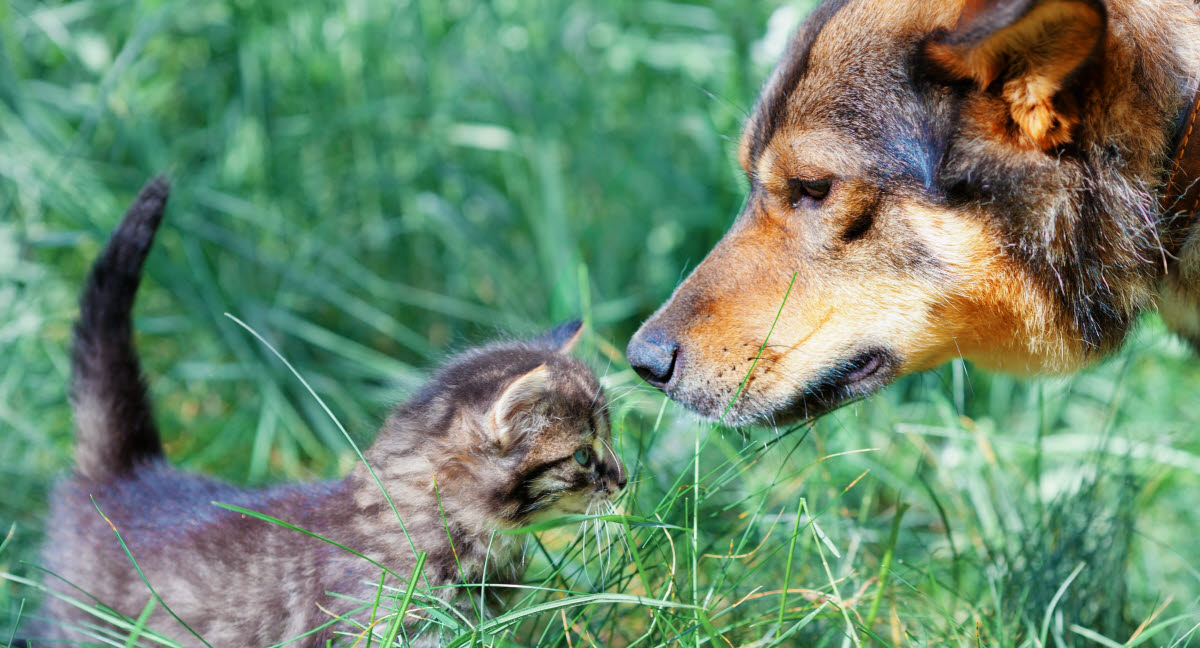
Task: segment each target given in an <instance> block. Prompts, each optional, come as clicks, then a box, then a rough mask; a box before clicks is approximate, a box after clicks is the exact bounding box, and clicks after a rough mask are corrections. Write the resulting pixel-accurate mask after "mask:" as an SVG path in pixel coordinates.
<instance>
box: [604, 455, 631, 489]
mask: <svg viewBox="0 0 1200 648" xmlns="http://www.w3.org/2000/svg"><path fill="white" fill-rule="evenodd" d="M626 482H627V480H626V479H625V467H624V466H622V465H621V462H620V461H614V462H613V463H611V464H608V465H607V466H605V470H604V488H605V490H607V491H610V492H613V493H616V492H617V491H620V490H621V489H623V488H625V484H626Z"/></svg>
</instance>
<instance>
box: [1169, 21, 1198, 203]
mask: <svg viewBox="0 0 1200 648" xmlns="http://www.w3.org/2000/svg"><path fill="white" fill-rule="evenodd" d="M1196 8H1197V11H1198V12H1200V4H1198V5H1197V7H1196ZM1170 164H1171V166H1170V170H1171V175H1170V178H1169V179H1168V180H1167V186H1166V187H1165V188H1164V190H1163V194H1162V209H1163V213H1164V214H1165V215H1168V216H1178V217H1180V218H1182V219H1184V222H1185V225H1186V224H1190V223H1191V220H1192V219H1193V218H1195V217H1196V215H1197V213H1198V212H1200V89H1197V91H1196V96H1195V97H1194V98H1193V99H1192V100H1191V102H1190V107H1189V108H1188V109H1187V112H1186V113H1184V115H1183V120H1182V121H1181V122H1180V127H1179V132H1178V134H1177V135H1176V140H1175V150H1174V151H1172V155H1171V163H1170Z"/></svg>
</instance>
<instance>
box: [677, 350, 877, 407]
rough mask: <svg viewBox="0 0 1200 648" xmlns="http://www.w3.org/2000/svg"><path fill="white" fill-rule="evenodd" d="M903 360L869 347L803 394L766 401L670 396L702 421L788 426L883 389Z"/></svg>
mask: <svg viewBox="0 0 1200 648" xmlns="http://www.w3.org/2000/svg"><path fill="white" fill-rule="evenodd" d="M899 365H900V362H899V360H898V359H897V358H896V356H895V355H894V354H893V353H891V352H890V351H888V350H886V349H868V350H866V351H862V352H859V353H856V354H854V355H852V356H850V357H849V358H847V359H845V360H842V361H839V362H837V363H835V364H834V365H832V366H831V367H829V368H827V369H825V370H824V371H822V372H821V373H820V374H818V376H817V377H816V378H815V379H813V380H811V381H809V382H808V383H807V384H806V385H804V386H803V387H802V388H801V389H800V390H799V391H796V392H794V393H792V394H789V395H786V396H785V397H783V398H764V397H761V396H758V395H756V394H755V393H754V392H753V390H748V391H747V392H745V393H743V394H740V395H739V396H738V398H737V399H736V400H734V401H733V402H732V404H731V403H730V402H729V401H730V400H731V398H732V397H727V398H725V399H723V401H722V399H720V398H717V397H715V396H713V395H711V394H707V393H703V392H698V393H697V392H693V393H687V392H685V391H684V390H679V392H678V393H671V391H668V393H667V395H668V396H669V397H670V398H671V399H672V400H675V401H677V402H679V403H680V404H682V405H683V406H684V407H686V408H687V409H689V410H690V411H691V412H693V413H694V414H696V415H697V416H699V417H700V418H701V419H704V420H707V421H712V422H715V423H721V424H723V425H731V426H743V425H755V424H765V425H775V426H778V425H785V424H789V423H797V422H802V421H809V420H812V419H815V418H817V417H819V416H822V415H824V414H828V413H829V412H832V411H834V410H836V409H838V408H839V407H841V406H843V405H846V404H848V403H851V402H854V401H857V400H859V399H862V398H865V397H866V396H869V395H871V394H873V393H875V392H876V391H879V390H880V389H882V388H883V387H884V386H886V385H887V384H888V383H890V382H891V381H892V380H893V379H895V378H896V375H897V368H898V367H899Z"/></svg>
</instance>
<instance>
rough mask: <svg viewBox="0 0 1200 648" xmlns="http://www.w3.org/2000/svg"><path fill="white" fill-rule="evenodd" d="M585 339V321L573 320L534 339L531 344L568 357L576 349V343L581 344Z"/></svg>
mask: <svg viewBox="0 0 1200 648" xmlns="http://www.w3.org/2000/svg"><path fill="white" fill-rule="evenodd" d="M581 337H583V320H572V321H570V322H563V323H562V324H559V325H558V326H555V327H554V328H552V329H550V330H549V331H546V332H545V333H542V334H541V335H539V336H537V337H536V338H534V339H533V340H532V341H531V343H532V344H534V345H536V346H539V347H542V348H544V349H548V350H550V351H554V352H556V353H561V354H563V355H566V354H568V353H570V352H571V349H574V348H575V343H576V342H579V338H581Z"/></svg>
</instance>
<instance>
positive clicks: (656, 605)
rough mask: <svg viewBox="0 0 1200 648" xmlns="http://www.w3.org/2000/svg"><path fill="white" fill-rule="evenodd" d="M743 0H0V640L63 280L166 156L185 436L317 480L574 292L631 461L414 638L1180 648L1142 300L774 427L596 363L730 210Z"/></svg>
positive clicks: (1179, 449) (1168, 416) (65, 313)
mask: <svg viewBox="0 0 1200 648" xmlns="http://www.w3.org/2000/svg"><path fill="white" fill-rule="evenodd" d="M799 6H800V8H801V9H803V8H804V6H805V5H804V4H803V3H801V5H799ZM773 9H774V7H773V6H749V7H747V6H745V5H744V3H734V2H714V3H711V4H709V5H703V6H701V5H683V4H672V3H656V2H635V1H633V0H628V1H624V0H622V1H617V2H604V3H600V2H594V3H593V2H574V3H571V2H551V1H549V0H547V1H545V2H528V1H524V0H522V1H519V2H518V1H516V0H510V1H505V2H496V3H493V4H476V3H468V2H457V1H449V2H415V1H414V2H403V1H391V2H382V1H375V0H364V1H362V2H345V3H341V2H339V3H334V2H329V3H296V2H283V1H281V0H279V1H274V0H273V1H262V2H253V3H240V2H230V3H217V2H196V1H188V2H184V1H179V0H164V1H161V2H141V3H125V2H115V1H105V0H101V1H98V2H96V1H92V2H83V1H79V2H66V3H45V2H34V1H32V0H9V2H8V3H7V4H0V16H2V17H3V19H2V20H0V53H2V56H0V214H2V215H0V358H3V359H4V360H3V361H0V456H3V457H4V458H5V459H6V460H5V461H4V462H2V463H0V477H2V479H3V483H4V484H5V494H4V496H3V497H0V528H2V529H5V530H7V529H8V528H9V527H10V525H12V526H13V528H14V531H13V533H12V535H11V537H9V538H7V539H6V540H5V541H4V543H3V546H2V547H0V571H4V572H7V573H9V574H12V577H11V578H10V579H9V580H8V581H6V582H5V583H4V585H3V586H0V644H2V643H3V642H4V641H6V640H7V638H8V632H7V630H8V629H9V628H10V627H11V625H12V624H13V622H14V620H15V619H16V618H17V617H18V615H20V616H21V617H22V618H29V617H31V616H34V615H36V614H37V611H36V602H37V600H38V598H39V597H40V595H41V594H40V590H39V588H38V587H37V586H36V585H35V583H36V582H38V581H40V580H41V579H43V578H46V577H47V576H46V575H44V574H42V573H41V572H40V571H39V570H38V569H37V568H36V564H37V558H36V550H37V545H38V543H39V541H40V535H41V533H40V529H41V528H42V524H43V514H44V510H45V502H46V493H47V492H48V489H49V486H50V484H51V483H52V482H53V479H54V478H55V477H56V476H57V475H60V474H61V473H62V471H64V470H65V469H66V467H67V466H68V465H69V462H70V453H71V440H70V435H71V432H70V430H71V427H70V415H69V409H68V407H67V402H66V397H65V385H66V381H67V378H68V369H69V367H68V362H67V360H66V347H67V344H68V338H69V331H70V325H71V321H72V319H73V317H74V309H75V305H74V304H75V299H76V293H77V290H78V288H79V286H80V285H81V282H82V277H83V274H84V271H85V269H86V266H87V264H88V262H89V261H90V259H91V257H92V255H94V254H95V253H96V252H97V250H98V249H99V246H100V244H101V242H102V241H103V239H104V237H105V236H106V234H107V232H108V230H109V229H110V228H111V227H112V226H113V225H114V224H115V223H116V221H117V219H118V218H119V216H120V214H121V213H122V211H123V209H124V207H125V204H126V203H127V201H128V200H129V199H130V198H131V197H132V195H133V193H134V192H135V191H136V189H137V188H138V187H139V186H140V185H141V183H142V182H143V181H144V180H145V179H146V178H148V177H149V176H151V175H153V174H154V173H156V172H159V171H162V170H166V171H167V172H168V173H169V174H171V175H172V176H173V178H174V179H175V191H174V193H173V195H172V198H171V205H170V207H169V212H168V216H167V220H166V222H165V225H164V230H163V232H162V236H161V237H160V239H159V242H158V244H157V245H158V247H157V249H156V250H155V252H154V253H153V255H152V256H151V259H150V262H149V265H148V269H147V276H148V279H147V281H146V283H145V284H144V287H143V291H142V294H141V297H140V299H139V303H138V307H137V322H136V324H137V329H138V331H139V344H140V347H141V349H142V352H143V355H144V356H145V359H146V366H147V370H148V373H149V375H150V377H151V384H152V390H153V394H154V401H155V403H156V406H157V409H158V418H159V420H160V423H161V425H162V427H163V429H164V431H165V434H166V437H167V438H166V443H167V446H168V452H169V454H170V455H171V457H172V458H173V460H175V461H176V462H177V463H180V464H182V465H183V466H184V467H186V468H188V469H191V470H199V471H203V472H207V473H212V474H217V475H220V476H222V477H224V478H227V479H231V480H233V481H235V482H238V483H243V484H263V483H270V482H276V481H282V480H292V479H310V478H318V477H332V476H336V475H340V474H344V473H345V472H346V471H347V470H348V469H349V468H350V467H351V466H352V465H353V464H354V462H355V461H357V460H358V459H357V457H355V455H354V453H353V451H352V450H351V449H350V443H348V441H347V439H346V437H345V436H343V433H342V431H341V430H340V429H339V426H338V425H337V424H336V423H335V419H336V421H337V422H340V424H341V425H343V426H344V427H345V430H346V432H347V433H348V435H349V437H350V439H351V440H352V441H353V442H354V443H356V444H358V445H359V446H362V445H364V444H366V443H369V441H370V438H371V436H372V435H373V433H374V430H375V428H376V426H377V424H378V423H379V421H380V420H381V419H382V416H383V414H384V413H385V412H386V408H387V407H389V406H390V405H391V404H393V403H395V402H397V401H398V400H400V399H402V398H403V397H404V396H405V395H406V394H408V393H410V392H411V390H412V389H413V388H414V387H415V386H417V385H418V384H420V382H421V380H422V376H424V375H426V373H427V370H428V369H429V367H431V366H432V365H434V364H436V362H437V361H438V360H439V359H440V358H442V357H444V355H445V353H446V352H447V351H448V350H452V349H458V348H463V347H466V346H469V345H470V344H472V343H474V342H478V341H483V340H487V339H491V338H493V337H495V336H497V335H505V336H508V335H524V334H528V333H531V332H533V331H536V330H539V329H541V328H543V327H545V326H548V325H550V324H552V323H555V322H557V321H561V320H563V319H566V318H568V317H572V316H582V317H584V319H585V320H586V321H587V323H588V326H589V333H588V335H587V336H586V337H585V339H584V340H583V342H582V344H581V350H580V352H579V353H580V355H581V357H583V358H585V359H586V360H588V361H589V362H590V363H591V364H592V366H593V367H594V368H595V369H596V370H597V372H598V373H599V374H601V375H603V376H604V384H605V386H606V388H607V390H608V393H609V397H610V400H611V401H612V403H613V404H612V415H613V422H614V443H615V445H616V450H617V452H618V453H619V454H620V455H621V456H622V457H623V458H624V460H625V462H626V464H627V465H628V466H629V469H630V473H631V474H630V486H629V488H628V489H627V492H626V493H625V495H623V496H622V498H621V499H620V500H619V501H618V502H617V508H618V510H617V513H618V514H619V515H616V516H613V517H609V518H607V519H606V520H596V521H593V522H590V523H588V524H585V525H571V526H566V527H561V528H556V529H550V530H543V531H541V532H540V533H538V534H537V535H535V536H531V537H530V540H529V543H530V544H529V547H528V550H527V552H526V556H527V559H528V561H529V569H528V571H527V574H526V582H525V583H524V584H523V586H522V587H521V588H519V589H517V590H516V591H514V592H513V593H512V594H511V597H510V601H511V603H510V606H509V609H507V610H505V612H504V616H502V617H500V618H498V619H494V620H492V621H490V622H485V623H480V622H479V620H478V619H475V620H471V619H466V620H464V619H458V618H453V617H449V616H447V617H445V618H441V619H436V620H434V622H433V623H436V624H438V625H439V626H440V627H441V628H442V629H443V635H442V636H444V637H445V638H446V640H447V641H456V640H457V641H461V642H462V645H471V643H472V641H479V640H481V639H482V638H484V637H489V638H490V639H489V641H493V642H494V643H495V644H496V645H522V646H544V647H549V646H555V647H564V648H576V647H579V646H662V645H670V646H676V645H681V646H700V645H717V646H744V645H751V646H772V645H780V646H793V645H802V646H808V645H817V646H825V645H828V646H835V645H836V646H854V645H871V644H880V645H889V646H906V645H910V644H911V645H920V646H926V645H947V644H949V645H961V646H968V645H970V646H977V645H988V646H1040V645H1078V646H1082V645H1094V644H1100V645H1142V644H1144V645H1155V646H1174V645H1179V646H1184V645H1189V642H1190V644H1191V645H1194V643H1195V633H1196V630H1195V627H1196V624H1197V623H1200V539H1198V538H1200V512H1198V511H1200V509H1198V508H1197V507H1196V505H1195V499H1196V496H1195V494H1196V493H1198V492H1200V409H1197V408H1196V406H1195V403H1196V402H1197V401H1196V394H1197V393H1200V363H1198V362H1197V361H1196V357H1195V356H1194V355H1192V354H1191V352H1190V351H1189V350H1187V349H1186V348H1185V347H1184V346H1183V345H1182V344H1180V343H1179V342H1178V341H1176V340H1174V339H1173V338H1171V337H1170V336H1169V335H1168V334H1167V333H1165V331H1164V330H1163V329H1162V326H1161V323H1160V322H1159V321H1158V320H1157V319H1156V318H1154V317H1150V318H1148V319H1147V320H1146V322H1145V323H1144V325H1143V326H1142V328H1141V329H1140V330H1139V332H1138V333H1137V334H1135V335H1134V337H1133V338H1132V340H1131V342H1130V344H1129V345H1128V347H1127V349H1126V350H1125V351H1123V352H1122V353H1120V354H1119V355H1118V356H1117V357H1115V358H1113V359H1110V360H1109V361H1107V362H1105V363H1103V364H1102V365H1100V366H1098V367H1095V368H1092V369H1089V370H1087V371H1085V372H1083V373H1081V374H1079V375H1077V376H1074V377H1071V378H1062V379H1040V380H1030V379H1017V378H1011V377H1006V376H998V375H991V374H987V373H985V372H982V371H976V370H974V369H972V368H971V367H970V366H969V365H967V364H965V363H962V362H954V363H951V364H949V365H947V366H945V367H943V368H940V369H938V370H935V371H932V372H928V373H926V374H923V375H920V376H915V377H911V378H908V379H905V380H902V381H901V382H900V383H898V384H897V385H895V386H893V387H892V388H890V389H889V390H887V391H886V392H884V393H883V394H880V395H878V396H876V397H873V398H871V399H869V400H867V401H865V402H863V403H858V404H855V405H853V406H851V407H848V408H845V409H843V410H840V411H838V412H835V413H833V414H831V415H829V416H827V417H825V418H823V419H821V420H820V421H818V422H817V423H816V424H814V425H811V426H796V427H792V428H781V429H754V430H742V431H737V430H728V429H721V428H713V427H711V426H710V425H708V424H705V423H701V422H698V421H697V420H696V419H694V418H693V417H691V416H690V415H688V414H686V413H684V412H683V411H681V410H680V409H679V408H678V407H676V406H675V405H673V404H669V403H664V401H663V399H662V398H661V396H660V395H658V394H657V393H655V392H653V391H652V390H649V389H648V388H646V387H645V386H644V385H643V384H642V383H640V381H639V380H638V379H637V378H636V376H634V375H633V373H632V372H631V371H630V370H629V369H628V367H627V365H626V364H625V363H624V360H623V358H622V352H621V349H622V348H623V347H624V343H625V341H626V340H627V339H628V336H629V334H630V333H632V331H633V329H634V328H635V327H636V325H637V323H638V321H639V319H640V318H642V317H645V316H646V315H647V314H648V313H649V312H651V311H652V310H653V308H654V307H656V306H657V304H658V303H660V302H661V300H662V299H664V298H665V297H666V296H667V295H668V294H669V292H670V290H671V288H672V287H673V286H674V285H675V283H676V282H677V281H678V280H679V278H680V277H681V276H682V274H683V273H685V272H686V270H687V269H688V268H690V267H692V266H694V265H695V264H696V263H697V262H698V261H699V260H700V258H702V256H703V254H704V253H705V251H706V250H707V249H708V248H709V247H711V245H712V244H713V243H714V242H715V241H716V239H717V237H718V236H719V234H720V232H721V231H723V230H724V228H725V227H726V226H727V225H728V223H729V222H730V219H731V218H732V216H733V214H735V213H736V211H737V209H738V208H739V206H740V203H741V200H742V187H741V180H740V178H739V174H738V173H737V171H736V169H735V166H736V165H735V164H734V162H733V154H732V153H733V151H732V148H733V144H732V143H731V141H730V140H729V139H728V138H731V137H736V133H737V129H738V124H739V123H740V120H741V119H742V117H743V111H744V110H745V109H747V108H748V107H749V105H750V104H751V102H752V101H753V97H754V94H755V91H756V90H757V87H758V84H759V83H760V82H761V80H762V79H763V78H764V77H765V75H766V72H767V67H766V65H765V63H764V62H762V61H761V60H759V59H761V57H762V55H761V54H760V55H758V58H756V54H755V53H756V52H759V51H761V50H764V48H765V49H768V50H769V49H770V48H769V47H767V46H766V45H767V44H765V43H763V42H761V39H762V38H763V35H764V33H765V32H766V25H767V18H768V16H769V15H770V14H771V12H772V10H773ZM710 95H711V96H710ZM225 313H231V314H233V315H235V316H236V317H238V318H239V319H240V320H243V321H245V322H246V323H247V324H248V325H249V326H250V327H251V328H253V329H254V330H255V331H257V332H260V333H261V334H262V335H263V336H264V337H265V339H266V341H268V342H269V343H270V345H271V346H273V347H275V348H277V349H278V350H279V352H280V354H281V355H282V356H283V357H284V358H286V359H287V360H288V361H289V362H290V363H291V364H292V365H294V367H295V369H296V371H297V372H298V373H299V374H300V375H303V376H304V377H305V379H306V380H307V381H308V382H309V384H310V385H311V387H312V389H313V391H314V392H315V393H316V394H317V395H319V396H320V399H321V400H322V401H323V402H324V403H325V405H327V406H328V409H329V411H330V412H332V413H333V414H334V417H330V416H328V415H327V414H326V411H325V409H324V408H323V407H322V405H321V403H320V402H318V400H317V399H316V398H314V397H313V395H312V394H310V393H309V392H308V391H307V390H306V389H305V387H304V385H302V384H301V383H300V382H299V381H297V380H296V379H295V377H294V376H293V375H292V373H291V372H290V371H289V370H288V369H287V368H286V367H285V366H284V365H282V364H281V363H280V362H279V360H278V359H277V358H276V357H275V356H274V355H273V354H272V353H271V351H270V350H269V349H268V347H267V346H266V345H264V344H262V343H260V342H259V341H258V340H256V339H255V338H254V337H253V336H252V335H250V334H249V333H247V332H246V331H245V330H244V329H243V328H242V327H240V326H238V325H237V323H235V322H234V321H233V320H231V319H229V318H227V317H226V316H225ZM604 513H607V512H604ZM1081 566H1082V567H1081ZM489 587H491V585H489ZM429 595H430V593H429V592H425V591H422V590H421V589H420V587H419V584H418V586H417V587H415V588H413V589H412V590H411V591H410V590H396V591H391V590H382V591H381V594H380V597H379V600H378V601H365V602H362V604H363V605H368V606H376V608H377V609H378V611H379V615H378V617H377V618H381V619H382V618H384V617H386V615H387V614H396V613H397V611H400V612H399V613H400V614H404V613H405V612H404V611H406V610H407V609H408V606H409V605H411V604H412V602H413V601H414V600H417V601H419V600H422V599H423V598H427V597H428V596H429ZM79 599H80V601H81V603H80V604H81V605H85V606H92V605H93V604H92V603H90V602H87V599H86V597H85V596H83V595H82V594H80V596H79ZM167 603H168V604H169V603H170V601H167ZM96 610H97V623H99V621H100V620H101V619H106V620H108V621H110V622H111V623H112V624H113V625H115V627H116V628H118V629H119V630H117V631H113V630H111V629H105V628H103V627H101V626H100V625H97V626H96V627H95V628H93V629H92V632H94V633H95V634H96V635H97V637H98V640H99V639H103V641H107V642H109V643H110V644H112V645H125V643H126V641H127V639H126V635H129V634H130V633H132V634H134V635H136V636H137V637H140V638H139V639H137V641H140V642H142V643H143V644H145V645H152V644H153V642H154V640H155V639H154V638H155V637H157V636H156V635H155V634H154V629H152V628H151V629H147V628H143V627H142V625H140V622H139V620H138V619H137V618H119V617H117V616H114V615H113V613H112V612H111V611H106V610H104V609H103V608H99V607H97V608H96ZM376 629H377V631H378V632H377V635H378V636H377V637H376V638H375V639H374V641H375V642H376V645H378V642H379V640H380V639H386V638H387V637H388V636H389V635H390V636H392V637H397V636H402V634H400V631H399V630H397V629H395V628H394V627H393V626H392V625H389V623H388V622H384V623H381V624H379V625H377V626H376ZM393 631H395V632H396V633H397V634H392V633H393ZM364 642H365V639H364ZM157 645H163V644H162V642H160V643H159V644H157ZM166 645H169V642H168V643H167V644H166ZM360 645H363V644H362V643H360Z"/></svg>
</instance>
